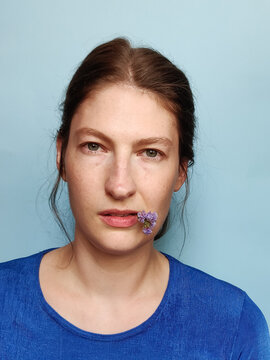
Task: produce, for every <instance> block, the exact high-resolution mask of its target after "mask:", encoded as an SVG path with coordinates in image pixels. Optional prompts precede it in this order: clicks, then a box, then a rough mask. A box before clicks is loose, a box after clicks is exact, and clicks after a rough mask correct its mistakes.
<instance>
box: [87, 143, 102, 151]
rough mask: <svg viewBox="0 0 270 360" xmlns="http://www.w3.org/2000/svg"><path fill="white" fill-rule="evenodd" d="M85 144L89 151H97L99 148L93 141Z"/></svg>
mask: <svg viewBox="0 0 270 360" xmlns="http://www.w3.org/2000/svg"><path fill="white" fill-rule="evenodd" d="M85 145H86V146H87V149H88V150H90V151H97V150H98V149H99V148H100V145H99V144H97V143H94V142H89V143H87V144H85Z"/></svg>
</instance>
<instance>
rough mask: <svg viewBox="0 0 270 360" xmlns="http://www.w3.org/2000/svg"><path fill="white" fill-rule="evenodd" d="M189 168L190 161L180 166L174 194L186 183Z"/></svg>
mask: <svg viewBox="0 0 270 360" xmlns="http://www.w3.org/2000/svg"><path fill="white" fill-rule="evenodd" d="M187 168H188V160H185V161H183V162H182V164H181V165H179V171H178V176H177V179H176V182H175V185H174V189H173V191H174V192H177V191H178V190H179V189H180V188H181V186H182V185H183V184H184V182H185V181H186V178H187Z"/></svg>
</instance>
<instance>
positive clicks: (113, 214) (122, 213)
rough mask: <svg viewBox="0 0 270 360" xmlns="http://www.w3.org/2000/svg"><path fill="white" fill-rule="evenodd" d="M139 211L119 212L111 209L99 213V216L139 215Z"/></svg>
mask: <svg viewBox="0 0 270 360" xmlns="http://www.w3.org/2000/svg"><path fill="white" fill-rule="evenodd" d="M137 213H138V211H136V210H130V209H127V210H118V209H109V210H104V211H101V212H100V213H99V215H104V216H128V215H137Z"/></svg>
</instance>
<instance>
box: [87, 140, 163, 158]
mask: <svg viewBox="0 0 270 360" xmlns="http://www.w3.org/2000/svg"><path fill="white" fill-rule="evenodd" d="M89 144H95V145H98V146H99V148H102V146H101V145H100V144H99V143H96V142H94V141H89V142H87V143H85V144H82V147H85V148H86V151H87V153H94V154H95V153H97V152H98V150H89V148H88V145H89ZM99 148H98V149H99ZM150 150H151V151H155V152H156V154H157V156H154V157H152V156H147V159H152V160H154V161H158V160H160V157H164V153H162V152H161V151H160V150H157V149H153V148H147V149H144V150H142V151H140V154H142V153H144V152H146V151H150Z"/></svg>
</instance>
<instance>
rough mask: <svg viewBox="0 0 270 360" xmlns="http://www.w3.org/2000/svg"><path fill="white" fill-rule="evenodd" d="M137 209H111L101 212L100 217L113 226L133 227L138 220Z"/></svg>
mask: <svg viewBox="0 0 270 360" xmlns="http://www.w3.org/2000/svg"><path fill="white" fill-rule="evenodd" d="M137 213H138V212H137V211H136V210H129V209H128V210H118V209H109V210H105V211H102V212H100V213H99V215H100V218H101V219H102V220H103V222H105V223H106V224H107V225H109V226H112V227H122V228H126V227H131V226H133V225H135V224H136V223H137V222H138V219H137Z"/></svg>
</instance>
